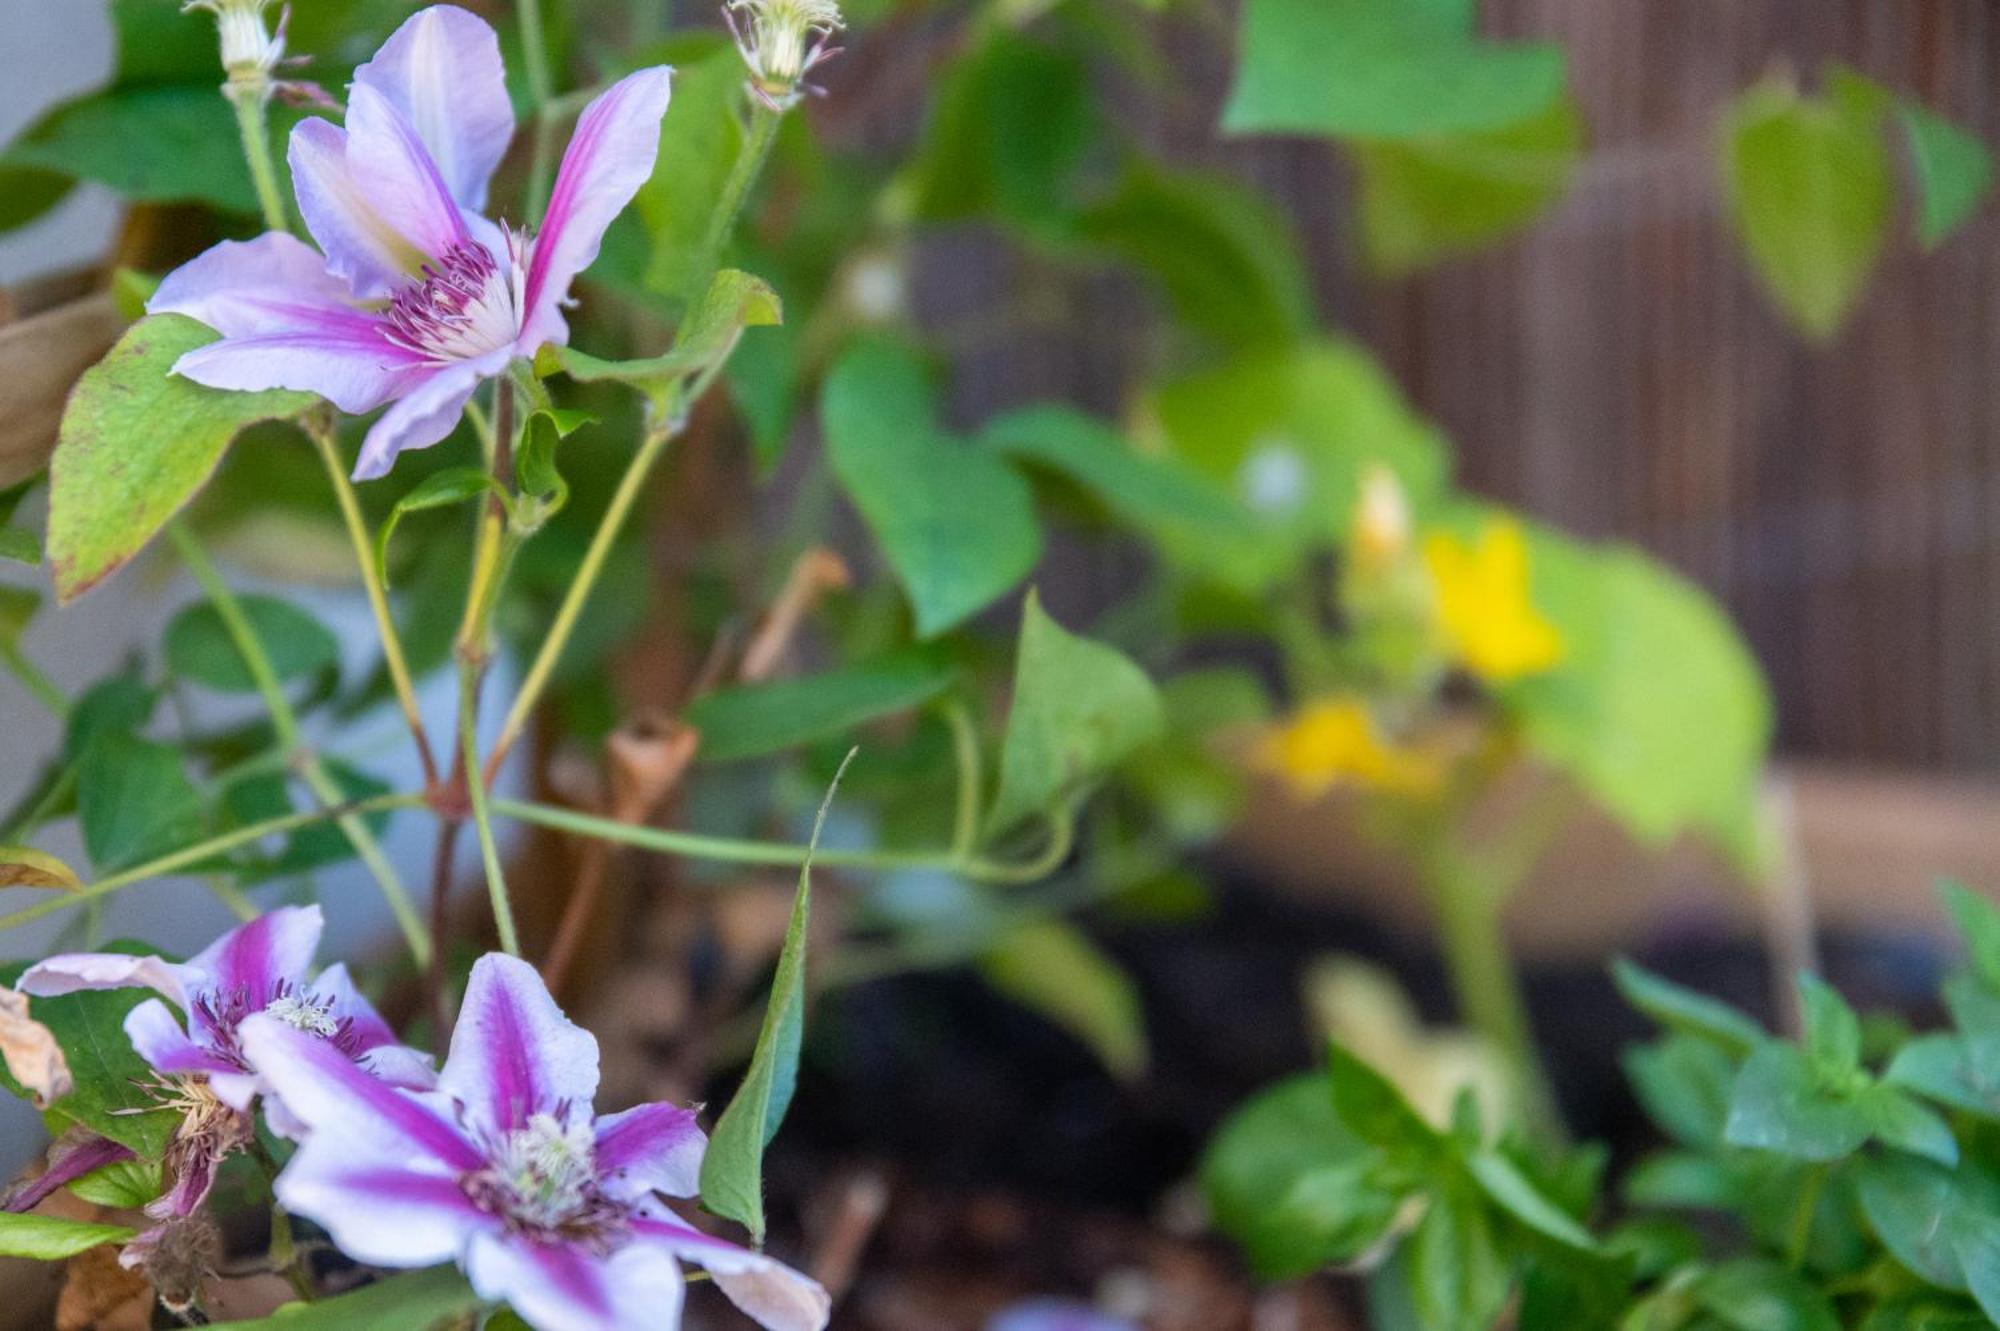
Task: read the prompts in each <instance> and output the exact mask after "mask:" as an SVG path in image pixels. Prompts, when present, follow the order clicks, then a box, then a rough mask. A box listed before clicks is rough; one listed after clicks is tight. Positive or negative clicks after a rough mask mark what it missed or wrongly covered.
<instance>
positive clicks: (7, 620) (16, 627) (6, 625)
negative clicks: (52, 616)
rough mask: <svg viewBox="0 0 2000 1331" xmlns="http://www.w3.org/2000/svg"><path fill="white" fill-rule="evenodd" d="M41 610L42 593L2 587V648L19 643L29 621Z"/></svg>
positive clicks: (22, 588) (0, 628)
mask: <svg viewBox="0 0 2000 1331" xmlns="http://www.w3.org/2000/svg"><path fill="white" fill-rule="evenodd" d="M41 608H42V596H41V593H40V592H36V591H30V590H29V589H28V588H26V587H7V586H0V647H11V646H13V645H14V644H15V643H17V642H19V641H20V640H21V634H22V632H23V631H24V630H25V629H26V628H27V627H28V621H29V620H31V619H33V618H34V617H35V612H36V611H37V610H40V609H41Z"/></svg>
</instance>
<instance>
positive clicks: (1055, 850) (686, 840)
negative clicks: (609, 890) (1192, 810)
mask: <svg viewBox="0 0 2000 1331" xmlns="http://www.w3.org/2000/svg"><path fill="white" fill-rule="evenodd" d="M492 811H493V812H494V813H495V814H498V815H499V816H500V817H502V818H512V819H514V820H515V821H517V822H523V823H529V824H532V825H534V826H537V827H548V828H554V829H555V830H556V831H559V832H572V833H575V834H577V835H579V836H588V837H596V838H598V839H599V840H602V841H612V842H617V843H618V844H620V845H626V846H636V847H637V848H639V849H640V850H650V851H655V852H658V853H660V854H666V855H685V856H688V857H689V858H691V859H698V860H710V861H713V862H715V863H718V864H767V865H775V866H781V867H785V868H797V867H798V866H800V865H802V864H804V863H805V862H806V859H807V857H808V856H809V855H810V856H811V859H812V862H813V863H814V864H816V865H821V866H823V867H825V868H829V869H873V870H893V869H937V870H941V871H943V872H946V873H955V874H959V875H962V876H964V877H966V878H971V879H974V880H976V881H979V882H985V883H1020V882H1034V881H1036V880H1037V879H1040V878H1046V877H1047V876H1048V875H1049V874H1050V873H1051V872H1053V871H1054V870H1055V869H1056V868H1058V867H1060V866H1061V864H1062V862H1063V861H1064V860H1065V859H1067V858H1068V857H1069V851H1070V848H1071V846H1072V845H1074V836H1073V833H1072V831H1071V823H1070V820H1068V819H1061V820H1059V821H1058V822H1057V823H1056V824H1055V826H1054V828H1053V834H1052V835H1051V837H1050V840H1049V844H1048V846H1047V847H1046V848H1045V849H1044V850H1043V851H1042V853H1041V854H1040V855H1038V856H1036V857H1035V858H1034V859H1033V860H1030V861H1027V862H1025V863H1021V864H1007V863H1003V862H999V861H995V860H988V859H983V858H981V857H979V856H961V855H956V854H953V853H952V852H951V851H948V850H947V851H922V852H908V851H882V850H836V849H828V848H825V847H822V848H821V849H820V851H819V852H818V853H817V854H813V853H812V852H811V849H810V848H809V847H807V846H802V845H796V844H793V843H791V842H784V841H750V840H744V839H740V838H737V837H717V836H704V835H702V834H701V833H698V832H675V831H669V830H667V829H664V828H658V827H636V826H633V825H632V824H630V823H621V822H616V821H614V820H612V819H609V818H600V817H598V816H596V815H595V814H588V813H578V812H576V811H575V810H572V809H558V808H555V807H552V806H550V805H546V804H531V803H529V802H527V801H525V800H511V799H496V800H494V801H493V802H492Z"/></svg>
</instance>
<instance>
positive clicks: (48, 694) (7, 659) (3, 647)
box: [0, 642, 69, 718]
mask: <svg viewBox="0 0 2000 1331" xmlns="http://www.w3.org/2000/svg"><path fill="white" fill-rule="evenodd" d="M0 665H4V666H6V667H7V669H8V671H9V672H10V673H11V674H12V675H13V676H14V678H16V679H18V680H20V681H21V687H22V688H24V689H26V690H27V691H28V692H30V693H32V694H34V695H35V699H36V701H38V702H40V703H41V704H42V706H44V707H46V708H48V709H49V711H51V712H53V713H54V714H55V715H56V716H57V717H58V718H61V717H65V716H68V715H69V699H68V698H66V697H64V696H63V691H62V690H61V689H59V688H57V687H56V684H55V681H54V680H52V679H50V678H49V677H48V676H47V675H45V674H43V673H42V670H41V668H40V667H39V666H37V665H36V664H35V663H34V662H33V661H30V660H29V659H28V658H27V657H25V656H23V655H22V654H21V648H20V646H19V644H17V643H13V642H0Z"/></svg>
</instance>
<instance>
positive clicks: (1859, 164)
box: [1723, 80, 1894, 341]
mask: <svg viewBox="0 0 2000 1331" xmlns="http://www.w3.org/2000/svg"><path fill="white" fill-rule="evenodd" d="M1879 122H1880V115H1879V110H1878V109H1877V107H1876V105H1875V103H1874V102H1873V100H1872V99H1868V98H1863V97H1859V96H1832V97H1827V98H1804V97H1801V96H1800V95H1799V93H1798V91H1797V90H1796V89H1795V88H1792V87H1789V86H1787V85H1786V84H1785V83H1783V82H1780V81H1775V80H1774V81H1770V82H1766V83H1762V84H1759V85H1758V86H1757V87H1755V88H1752V89H1750V90H1749V91H1748V92H1745V93H1744V94H1742V96H1740V97H1739V98H1737V100H1736V102H1735V104H1734V105H1733V106H1731V107H1730V109H1729V113H1728V116H1727V118H1726V120H1725V123H1724V146H1723V178H1724V185H1725V187H1726V188H1727V191H1728V195H1729V203H1730V211H1731V214H1732V216H1733V217H1734V219H1735V223H1736V229H1737V233H1738V236H1739V238H1740V239H1741V241H1742V243H1743V247H1744V249H1745V251H1746V252H1747V254H1748V255H1749V258H1750V262H1751V266H1752V267H1753V268H1754V269H1755V270H1756V273H1757V276H1758V277H1759V279H1761V280H1762V282H1763V284H1764V287H1765V289H1766V290H1767V291H1768V292H1769V293H1770V296H1771V298H1772V300H1773V301H1774V302H1776V304H1777V306H1778V308H1779V309H1780V310H1781V311H1782V312H1783V313H1784V314H1785V316H1786V318H1787V319H1788V320H1789V321H1790V322H1791V323H1792V324H1793V326H1795V327H1796V328H1798V330H1799V331H1800V332H1802V333H1804V334H1806V335H1807V336H1808V337H1811V338H1815V339H1819V340H1822V341H1823V340H1826V339H1828V338H1831V337H1832V336H1833V335H1834V334H1835V333H1836V332H1838V331H1839V329H1840V326H1841V325H1842V324H1843V323H1845V322H1846V321H1847V316H1848V315H1849V314H1850V313H1852V312H1853V309H1854V306H1855V304H1856V303H1857V302H1858V301H1859V300H1860V299H1861V294H1862V292H1863V291H1864V290H1865V289H1866V288H1867V285H1868V279H1869V277H1870V276H1871V275H1872V274H1873V273H1874V271H1875V266H1876V263H1877V261H1878V260H1879V259H1880V258H1881V256H1882V249H1883V246H1884V244H1885V243H1886V242H1887V240H1888V235H1889V221H1890V217H1891V215H1892V212H1893V209H1894V184H1893V172H1892V170H1891V168H1890V163H1889V152H1888V148H1887V146H1886V145H1885V144H1884V143H1883V140H1882V134H1881V126H1880V123H1879Z"/></svg>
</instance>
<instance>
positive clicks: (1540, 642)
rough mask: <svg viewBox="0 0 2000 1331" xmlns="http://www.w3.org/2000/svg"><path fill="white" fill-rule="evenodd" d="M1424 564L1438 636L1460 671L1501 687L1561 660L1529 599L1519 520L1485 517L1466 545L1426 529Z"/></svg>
mask: <svg viewBox="0 0 2000 1331" xmlns="http://www.w3.org/2000/svg"><path fill="white" fill-rule="evenodd" d="M1424 563H1425V564H1426V565H1428V566H1429V568H1430V572H1431V579H1432V581H1433V582H1434V583H1435V584H1436V586H1437V608H1438V619H1439V621H1440V623H1441V624H1442V626H1443V628H1444V633H1445V638H1446V640H1447V641H1448V642H1449V643H1450V645H1451V649H1452V652H1453V654H1454V655H1455V656H1456V657H1457V659H1458V661H1459V662H1460V664H1462V665H1463V666H1464V667H1465V668H1466V669H1467V670H1470V671H1471V672H1472V673H1473V674H1474V675H1477V676H1478V677H1479V678H1481V679H1483V680H1487V681H1489V682H1491V683H1495V684H1504V683H1507V682H1508V681H1510V680H1515V679H1520V678H1522V677H1524V676H1527V675H1536V674H1540V673H1541V672H1542V671H1544V670H1547V669H1549V668H1550V667H1552V666H1556V665H1560V664H1561V663H1562V659H1563V640H1562V634H1561V633H1560V632H1558V631H1557V629H1556V626H1555V625H1554V624H1552V623H1550V622H1549V620H1548V617H1547V616H1545V615H1544V614H1542V612H1541V611H1540V610H1539V609H1537V608H1536V606H1535V603H1534V600H1533V598H1532V595H1531V592H1532V588H1531V587H1530V584H1529V569H1528V541H1527V537H1526V536H1525V535H1524V534H1523V533H1522V531H1521V524H1520V523H1518V522H1514V521H1511V520H1508V519H1503V518H1496V519H1493V520H1491V521H1489V522H1487V523H1486V525H1485V526H1483V527H1482V528H1480V531H1479V535H1478V538H1477V539H1476V540H1475V541H1472V542H1464V541H1460V540H1459V539H1458V538H1457V537H1455V536H1453V535H1451V534H1450V533H1448V532H1434V533H1432V534H1431V535H1430V536H1428V537H1426V538H1425V540H1424Z"/></svg>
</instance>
